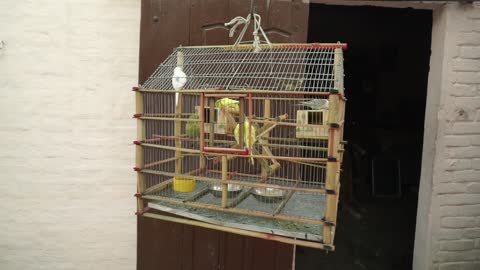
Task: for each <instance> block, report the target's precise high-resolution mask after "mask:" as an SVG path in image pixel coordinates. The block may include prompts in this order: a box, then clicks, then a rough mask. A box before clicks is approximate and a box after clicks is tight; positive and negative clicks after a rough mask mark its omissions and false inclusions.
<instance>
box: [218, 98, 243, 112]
mask: <svg viewBox="0 0 480 270" xmlns="http://www.w3.org/2000/svg"><path fill="white" fill-rule="evenodd" d="M239 103H240V101H238V100H235V99H231V98H222V99H219V100H217V101H216V102H215V107H217V108H220V109H225V110H226V111H228V112H230V113H239V111H240V106H239Z"/></svg>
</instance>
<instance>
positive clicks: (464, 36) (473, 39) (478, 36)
mask: <svg viewBox="0 0 480 270" xmlns="http://www.w3.org/2000/svg"><path fill="white" fill-rule="evenodd" d="M457 42H458V45H480V33H477V32H463V33H459V34H458V41H457Z"/></svg>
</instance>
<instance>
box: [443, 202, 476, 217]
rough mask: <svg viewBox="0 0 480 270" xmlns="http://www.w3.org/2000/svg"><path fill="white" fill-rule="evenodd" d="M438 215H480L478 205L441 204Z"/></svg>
mask: <svg viewBox="0 0 480 270" xmlns="http://www.w3.org/2000/svg"><path fill="white" fill-rule="evenodd" d="M440 215H441V216H443V217H462V216H467V217H476V216H480V205H456V206H442V207H440Z"/></svg>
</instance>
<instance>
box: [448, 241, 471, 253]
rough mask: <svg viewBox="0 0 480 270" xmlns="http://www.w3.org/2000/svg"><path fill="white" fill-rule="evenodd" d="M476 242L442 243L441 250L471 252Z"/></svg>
mask: <svg viewBox="0 0 480 270" xmlns="http://www.w3.org/2000/svg"><path fill="white" fill-rule="evenodd" d="M474 244H475V242H474V241H473V240H457V241H442V242H440V250H444V251H452V250H469V249H473V247H474Z"/></svg>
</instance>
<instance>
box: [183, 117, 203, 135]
mask: <svg viewBox="0 0 480 270" xmlns="http://www.w3.org/2000/svg"><path fill="white" fill-rule="evenodd" d="M188 119H191V120H197V121H188V122H187V125H186V127H185V133H186V134H187V136H188V137H190V138H198V137H199V136H200V121H198V120H199V119H200V117H199V116H198V114H192V115H190V117H188Z"/></svg>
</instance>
